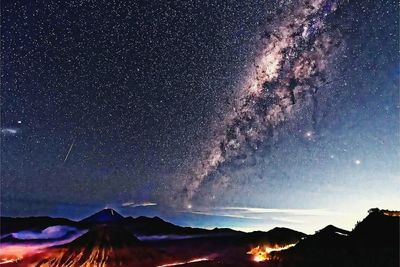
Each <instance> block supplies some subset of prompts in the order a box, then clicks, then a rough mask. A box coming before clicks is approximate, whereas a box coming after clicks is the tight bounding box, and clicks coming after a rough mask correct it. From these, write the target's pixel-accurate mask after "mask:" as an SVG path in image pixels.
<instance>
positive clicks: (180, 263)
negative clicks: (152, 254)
mask: <svg viewBox="0 0 400 267" xmlns="http://www.w3.org/2000/svg"><path fill="white" fill-rule="evenodd" d="M209 260H210V259H208V258H196V259H192V260H189V261H177V262H172V263H167V264H163V265H158V266H157V267H169V266H178V265H184V264H189V263H195V262H202V261H209Z"/></svg>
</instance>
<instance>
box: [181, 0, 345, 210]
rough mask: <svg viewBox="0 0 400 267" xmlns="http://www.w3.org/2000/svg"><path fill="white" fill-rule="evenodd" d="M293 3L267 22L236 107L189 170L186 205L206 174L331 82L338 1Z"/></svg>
mask: <svg viewBox="0 0 400 267" xmlns="http://www.w3.org/2000/svg"><path fill="white" fill-rule="evenodd" d="M292 4H293V5H292V6H291V7H288V8H286V10H285V11H283V12H282V13H281V14H278V15H277V18H276V19H274V22H272V23H271V22H269V25H267V26H266V30H265V32H264V34H263V36H262V39H261V40H262V44H261V45H260V46H261V47H260V49H259V51H260V53H259V56H258V57H257V58H256V60H255V63H254V66H252V67H251V69H250V70H249V75H248V77H247V79H246V80H245V81H244V83H243V86H242V87H241V88H240V90H239V91H238V93H237V94H235V96H234V97H235V100H234V104H233V110H232V111H230V112H229V113H228V114H226V115H225V117H224V118H223V121H222V122H221V123H220V126H218V127H216V129H213V130H214V136H213V138H212V140H211V142H209V144H208V145H207V149H206V153H205V156H204V158H203V160H200V162H198V164H197V165H196V166H195V167H194V168H193V169H192V173H190V174H189V175H186V179H185V182H186V184H185V185H184V190H183V191H184V196H183V197H184V202H185V204H186V205H190V204H189V203H190V201H191V200H192V198H193V197H194V195H195V194H196V192H198V190H199V188H200V186H201V185H202V183H203V182H204V180H205V178H206V177H208V176H209V175H210V174H211V173H213V172H214V171H215V170H217V169H218V167H220V166H221V164H223V163H228V162H230V161H232V160H234V159H235V158H237V157H239V156H241V155H248V154H254V152H255V151H256V150H257V149H258V148H259V146H260V144H261V143H262V142H265V141H266V140H268V139H271V138H272V137H273V136H274V130H275V129H276V127H278V126H279V125H281V124H282V122H284V121H288V120H289V119H290V118H291V117H292V116H293V115H294V113H295V110H298V109H299V108H300V107H301V106H302V105H304V104H305V102H306V99H310V98H311V99H313V96H314V95H315V94H316V92H317V90H318V88H319V87H321V86H322V85H323V84H324V83H325V82H326V77H327V70H328V66H329V63H330V60H331V59H332V56H333V55H334V53H335V51H337V50H338V48H339V47H340V46H341V41H340V39H341V38H340V33H339V32H338V30H336V29H329V28H328V26H327V23H326V18H327V17H328V15H329V14H331V13H332V12H334V11H335V10H336V9H337V3H336V2H335V1H329V0H328V1H324V0H312V1H307V0H300V1H294V2H293V3H292Z"/></svg>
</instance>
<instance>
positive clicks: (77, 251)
mask: <svg viewBox="0 0 400 267" xmlns="http://www.w3.org/2000/svg"><path fill="white" fill-rule="evenodd" d="M112 216H115V215H112ZM37 258H38V257H37V256H36V257H33V258H32V261H33V262H34V264H35V266H54V267H56V266H60V267H61V266H141V267H142V266H143V267H146V266H155V265H156V264H158V263H159V262H160V261H161V260H163V259H167V257H166V256H164V255H163V253H162V252H160V251H157V250H156V249H153V248H150V247H148V246H147V245H145V244H143V243H142V242H141V241H139V239H137V238H136V237H135V236H134V235H132V234H131V233H130V232H129V231H127V230H126V229H124V228H123V227H120V226H118V225H113V224H111V225H98V226H95V227H93V228H91V229H90V230H89V231H88V232H87V233H85V234H83V235H82V236H80V237H79V238H77V239H75V240H74V241H72V242H70V243H68V244H64V245H61V246H57V247H53V248H50V249H48V250H47V251H46V253H43V254H42V255H40V257H39V258H41V259H40V260H36V259H37Z"/></svg>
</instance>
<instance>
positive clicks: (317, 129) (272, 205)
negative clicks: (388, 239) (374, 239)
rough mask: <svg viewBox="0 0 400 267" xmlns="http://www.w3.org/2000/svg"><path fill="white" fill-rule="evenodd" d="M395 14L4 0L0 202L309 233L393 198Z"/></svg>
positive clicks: (297, 6) (349, 4)
mask: <svg viewBox="0 0 400 267" xmlns="http://www.w3.org/2000/svg"><path fill="white" fill-rule="evenodd" d="M398 14H399V5H398V3H397V2H396V1H394V0H387V1H374V0H369V1H332V0H325V1H324V0H311V1H306V0H298V1H266V0H264V1H263V0H251V1H208V0H205V1H204V0H201V1H200V0H199V1H197V0H188V1H108V0H107V1H106V0H104V1H90V0H88V1H84V0H80V1H44V0H43V1H22V0H21V1H12V0H5V1H2V6H1V51H2V53H1V67H2V68H1V214H2V215H4V216H30V215H51V216H62V217H69V218H73V219H79V218H82V217H85V216H87V215H89V214H90V213H92V212H95V211H97V210H98V209H101V208H104V207H112V208H115V209H116V210H118V211H120V212H121V213H122V214H124V215H133V216H137V215H149V216H160V217H162V218H164V219H167V220H170V221H172V222H174V223H177V224H182V225H191V226H202V227H215V226H219V227H234V228H237V229H243V230H254V229H262V230H268V229H269V228H272V227H273V226H287V227H291V228H294V229H299V230H304V231H314V230H317V229H318V228H319V227H322V226H325V225H326V224H335V225H337V226H341V227H345V228H347V229H351V228H352V227H353V225H354V224H355V223H356V221H357V220H360V219H361V218H362V217H363V216H365V214H366V212H367V210H368V209H369V208H372V207H380V208H389V209H390V208H392V209H396V208H399V207H400V197H399V196H398V192H400V164H398V163H399V160H400V124H399V121H400V120H399V119H400V104H399V82H400V54H399V47H400V44H399V32H400V31H399V15H398Z"/></svg>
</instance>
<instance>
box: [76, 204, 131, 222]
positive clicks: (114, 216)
mask: <svg viewBox="0 0 400 267" xmlns="http://www.w3.org/2000/svg"><path fill="white" fill-rule="evenodd" d="M123 218H124V217H123V216H122V215H121V214H119V213H118V212H117V211H115V210H114V209H111V208H105V209H102V210H101V211H99V212H97V213H95V214H93V215H91V216H89V217H87V218H85V219H83V220H82V221H81V222H84V223H94V224H98V223H112V222H118V221H120V220H122V219H123Z"/></svg>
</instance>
